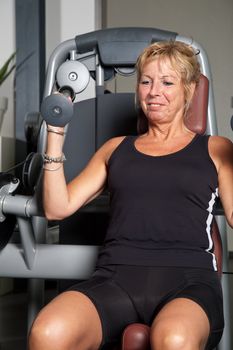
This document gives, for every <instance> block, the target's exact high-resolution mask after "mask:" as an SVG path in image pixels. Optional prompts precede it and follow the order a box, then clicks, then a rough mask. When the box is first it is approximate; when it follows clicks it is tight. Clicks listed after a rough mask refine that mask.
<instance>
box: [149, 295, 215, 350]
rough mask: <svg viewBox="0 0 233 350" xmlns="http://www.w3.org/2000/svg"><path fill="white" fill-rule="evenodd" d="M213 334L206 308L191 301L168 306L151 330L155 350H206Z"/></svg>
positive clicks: (175, 301) (185, 300)
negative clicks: (209, 338)
mask: <svg viewBox="0 0 233 350" xmlns="http://www.w3.org/2000/svg"><path fill="white" fill-rule="evenodd" d="M209 333H210V324H209V320H208V317H207V315H206V313H205V311H204V310H203V309H202V307H201V306H200V305H199V304H197V303H196V302H194V301H192V300H191V299H188V298H176V299H173V300H172V301H170V302H169V303H168V304H166V305H165V306H164V307H163V308H162V309H161V311H160V312H159V313H158V315H157V316H156V317H155V319H154V321H153V324H152V327H151V345H152V349H153V350H158V349H159V350H165V349H169V350H173V349H174V350H177V349H186V350H204V349H205V346H206V343H207V340H208V337H209Z"/></svg>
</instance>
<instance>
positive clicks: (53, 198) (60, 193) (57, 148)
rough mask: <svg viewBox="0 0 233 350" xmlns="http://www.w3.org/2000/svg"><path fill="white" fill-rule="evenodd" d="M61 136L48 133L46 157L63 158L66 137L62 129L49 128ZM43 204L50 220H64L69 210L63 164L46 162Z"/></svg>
mask: <svg viewBox="0 0 233 350" xmlns="http://www.w3.org/2000/svg"><path fill="white" fill-rule="evenodd" d="M48 128H49V129H50V130H54V131H58V132H60V134H56V133H54V132H48V138H47V149H46V156H48V158H59V157H61V156H62V154H63V153H62V148H63V143H64V136H63V135H62V133H63V132H64V130H63V129H62V128H55V127H50V126H49V127H48ZM43 204H44V210H45V215H46V217H47V218H48V219H54V220H55V219H62V218H63V217H64V216H66V209H67V208H68V192H67V185H66V180H65V176H64V169H63V163H62V162H61V163H60V162H51V163H50V162H45V163H44V176H43Z"/></svg>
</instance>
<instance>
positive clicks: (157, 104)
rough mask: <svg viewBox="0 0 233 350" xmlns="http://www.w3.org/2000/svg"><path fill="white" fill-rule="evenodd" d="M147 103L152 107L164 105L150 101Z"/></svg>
mask: <svg viewBox="0 0 233 350" xmlns="http://www.w3.org/2000/svg"><path fill="white" fill-rule="evenodd" d="M147 105H148V106H151V107H159V106H162V105H161V104H160V103H148V104H147Z"/></svg>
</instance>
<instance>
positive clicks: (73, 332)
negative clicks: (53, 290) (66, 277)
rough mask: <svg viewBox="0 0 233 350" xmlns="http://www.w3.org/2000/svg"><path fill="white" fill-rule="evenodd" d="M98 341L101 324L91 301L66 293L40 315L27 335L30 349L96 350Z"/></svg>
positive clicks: (82, 296) (76, 294) (72, 293)
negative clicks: (28, 335)
mask: <svg viewBox="0 0 233 350" xmlns="http://www.w3.org/2000/svg"><path fill="white" fill-rule="evenodd" d="M101 340H102V327H101V321H100V318H99V315H98V313H97V310H96V308H95V306H94V305H93V303H92V302H91V300H90V299H89V298H88V297H87V296H85V295H84V294H82V293H79V292H76V291H68V292H65V293H62V294H61V295H59V296H58V297H56V298H55V299H54V300H53V301H52V302H51V303H49V304H48V305H47V306H46V307H45V308H44V309H43V310H42V311H41V312H40V313H39V315H38V317H37V319H36V320H35V322H34V324H33V326H32V329H31V332H30V337H29V349H30V350H54V349H56V350H71V349H72V350H77V349H78V350H84V349H88V350H92V349H93V350H95V349H98V348H99V346H100V344H101Z"/></svg>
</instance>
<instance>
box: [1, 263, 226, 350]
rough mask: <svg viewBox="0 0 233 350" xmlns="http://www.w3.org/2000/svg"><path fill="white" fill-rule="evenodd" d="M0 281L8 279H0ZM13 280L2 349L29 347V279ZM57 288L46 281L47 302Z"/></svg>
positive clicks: (4, 304) (5, 304) (5, 298)
mask: <svg viewBox="0 0 233 350" xmlns="http://www.w3.org/2000/svg"><path fill="white" fill-rule="evenodd" d="M229 271H232V272H233V259H230V268H229ZM0 282H3V283H6V282H8V281H7V280H2V279H0ZM13 282H14V288H13V291H11V292H8V293H6V294H4V295H1V296H0V350H26V349H27V345H26V344H27V340H26V339H27V304H28V295H27V280H17V279H16V280H14V281H13ZM229 282H230V297H231V300H233V275H229ZM57 289H58V288H57V283H56V281H46V282H45V303H47V302H48V301H49V300H51V299H52V298H53V297H54V296H55V295H56V294H57ZM232 304H233V303H232ZM231 315H233V305H231Z"/></svg>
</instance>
